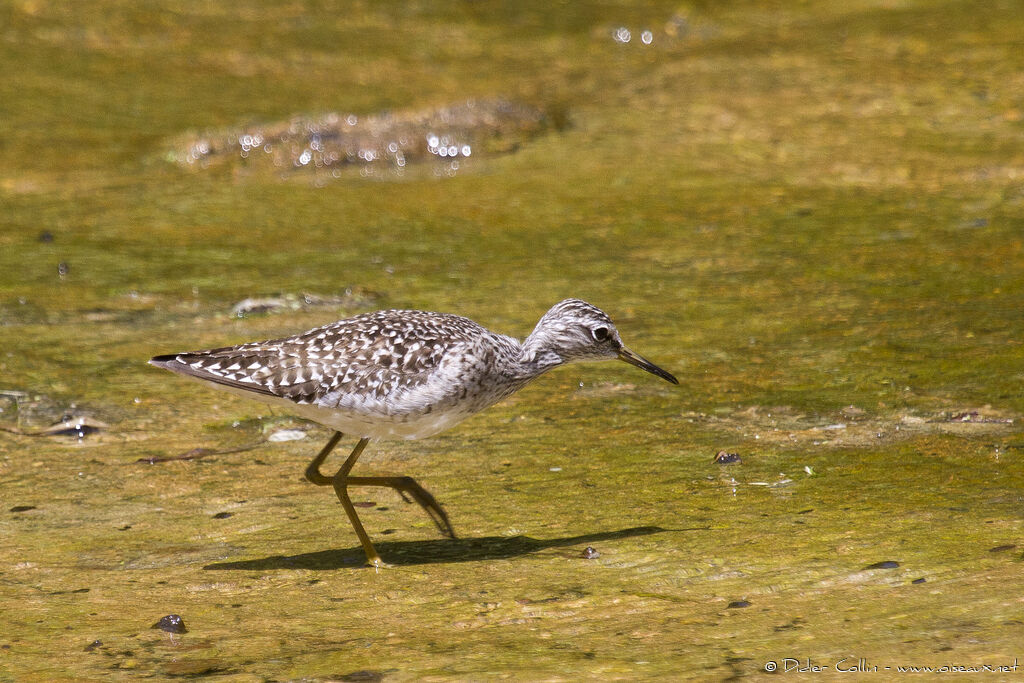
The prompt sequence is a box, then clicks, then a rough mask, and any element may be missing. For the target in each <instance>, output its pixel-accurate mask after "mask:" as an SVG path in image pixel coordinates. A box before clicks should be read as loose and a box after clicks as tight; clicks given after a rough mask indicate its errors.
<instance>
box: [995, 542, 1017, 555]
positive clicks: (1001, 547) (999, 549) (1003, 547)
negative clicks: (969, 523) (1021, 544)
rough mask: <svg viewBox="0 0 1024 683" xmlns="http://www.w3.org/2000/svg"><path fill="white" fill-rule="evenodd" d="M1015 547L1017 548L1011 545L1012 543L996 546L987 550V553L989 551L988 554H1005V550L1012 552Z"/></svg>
mask: <svg viewBox="0 0 1024 683" xmlns="http://www.w3.org/2000/svg"><path fill="white" fill-rule="evenodd" d="M1016 547H1017V546H1016V545H1015V544H1013V543H1008V544H1006V545H997V546H996V547H995V548H989V549H988V551H989V552H990V553H1004V552H1006V551H1007V550H1013V549H1014V548H1016Z"/></svg>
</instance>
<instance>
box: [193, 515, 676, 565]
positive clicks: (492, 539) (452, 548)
mask: <svg viewBox="0 0 1024 683" xmlns="http://www.w3.org/2000/svg"><path fill="white" fill-rule="evenodd" d="M692 530H694V531H695V530H696V529H692ZM665 531H669V529H663V528H661V527H657V526H639V527H631V528H629V529H621V530H619V531H607V532H603V533H593V534H583V535H581V536H566V537H564V538H551V539H536V538H530V537H529V536H481V537H479V538H444V539H436V540H430V541H383V542H380V543H374V546H375V547H376V548H377V551H378V552H379V553H380V555H381V557H383V558H384V561H385V562H387V563H388V564H391V565H418V564H436V563H441V562H479V561H482V560H502V559H508V558H510V557H521V556H523V555H530V554H532V553H536V552H538V551H541V550H547V549H549V548H563V547H566V546H573V545H581V544H584V543H586V544H588V545H590V544H594V543H601V542H602V541H612V540H616V539H620V538H630V537H633V536H647V535H650V534H658V533H662V532H665ZM686 531H690V529H687V530H686ZM365 564H366V555H365V554H364V553H363V549H362V547H361V546H355V547H353V548H345V549H335V550H320V551H317V552H314V553H301V554H299V555H272V556H270V557H263V558H259V559H254V560H240V561H237V562H215V563H213V564H208V565H206V566H205V567H203V569H207V570H231V569H235V570H238V569H240V570H247V571H267V570H272V569H312V570H329V569H341V568H344V567H359V566H362V565H365Z"/></svg>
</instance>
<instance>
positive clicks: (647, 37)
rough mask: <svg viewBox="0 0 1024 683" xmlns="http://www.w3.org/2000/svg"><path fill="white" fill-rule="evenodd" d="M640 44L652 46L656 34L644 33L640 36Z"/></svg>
mask: <svg viewBox="0 0 1024 683" xmlns="http://www.w3.org/2000/svg"><path fill="white" fill-rule="evenodd" d="M640 42H641V43H643V44H644V45H650V44H651V43H653V42H654V34H653V33H651V32H650V31H644V32H643V33H641V34H640Z"/></svg>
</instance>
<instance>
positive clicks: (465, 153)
mask: <svg viewBox="0 0 1024 683" xmlns="http://www.w3.org/2000/svg"><path fill="white" fill-rule="evenodd" d="M472 153H473V150H472V149H471V148H470V146H469V145H463V146H462V156H464V157H468V156H469V155H470V154H472Z"/></svg>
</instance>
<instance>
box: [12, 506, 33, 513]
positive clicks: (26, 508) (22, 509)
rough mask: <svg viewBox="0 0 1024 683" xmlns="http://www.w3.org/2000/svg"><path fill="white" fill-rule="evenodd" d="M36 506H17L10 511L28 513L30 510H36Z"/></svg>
mask: <svg viewBox="0 0 1024 683" xmlns="http://www.w3.org/2000/svg"><path fill="white" fill-rule="evenodd" d="M35 509H36V506H35V505H15V506H14V507H12V508H11V509H10V511H11V512H28V511H29V510H35Z"/></svg>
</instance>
